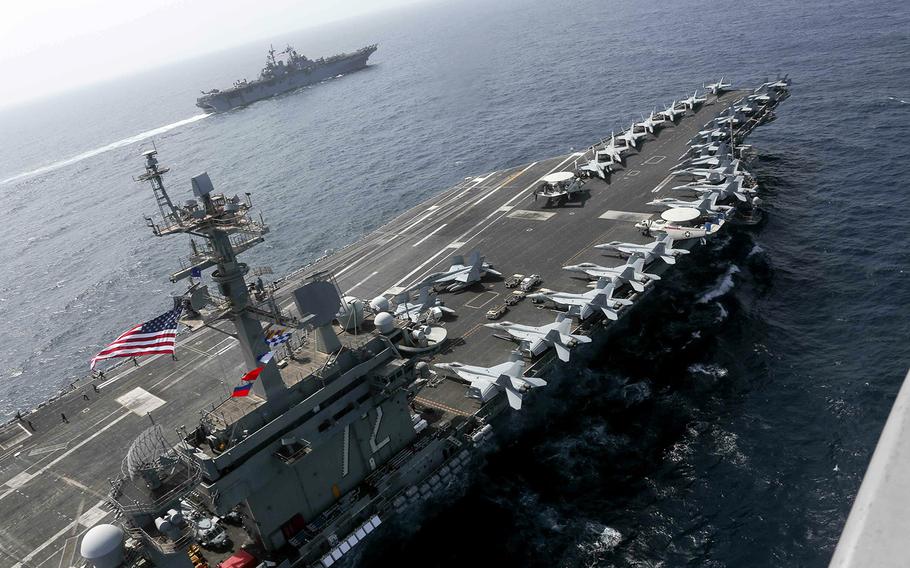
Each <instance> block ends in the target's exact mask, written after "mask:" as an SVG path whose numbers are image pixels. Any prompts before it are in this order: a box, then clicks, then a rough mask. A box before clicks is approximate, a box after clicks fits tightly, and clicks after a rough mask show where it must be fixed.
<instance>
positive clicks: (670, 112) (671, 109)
mask: <svg viewBox="0 0 910 568" xmlns="http://www.w3.org/2000/svg"><path fill="white" fill-rule="evenodd" d="M657 114H659V115H661V116H663V117H664V118H665V119H667V120H668V121H670V122H671V123H675V122H676V119H677V118H679V117H681V116H683V115H685V114H686V105H684V104H683V103H677V102H676V101H673V102H672V103H671V104H670V106H668V107H667V108H665V109H664V110H662V111H660V112H659V113H657Z"/></svg>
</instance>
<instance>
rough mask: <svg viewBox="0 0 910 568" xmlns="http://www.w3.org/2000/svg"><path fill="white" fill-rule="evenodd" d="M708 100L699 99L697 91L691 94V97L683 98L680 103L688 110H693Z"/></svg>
mask: <svg viewBox="0 0 910 568" xmlns="http://www.w3.org/2000/svg"><path fill="white" fill-rule="evenodd" d="M707 100H708V97H699V96H698V90H697V89H696V91H695V92H694V93H692V96H691V97H688V98H685V99H683V100H681V101H679V102H680V103H682V104H683V106H685V107H686V108H687V109H689V110H695V107H697V106H699V105H702V104H704V103H705V102H706V101H707Z"/></svg>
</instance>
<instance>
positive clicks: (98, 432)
mask: <svg viewBox="0 0 910 568" xmlns="http://www.w3.org/2000/svg"><path fill="white" fill-rule="evenodd" d="M129 415H130V413H129V412H127V413H124V414H121V415H120V416H118V417H117V418H114V419H113V420H111V421H110V422H108V423H107V424H106V425H105V426H103V427H101V428H99V429H98V430H96V431H95V433H94V434H92V435H91V436H89V437H87V438H83V439H82V440H81V441H80V442H79V443H78V444H76V445H75V446H73V447H72V448H70V449H69V450H67V451H66V452H64V453H62V454H60V455H59V456H57V458H56V459H54V460H53V461H51V462H49V463H48V464H47V465H45V466H44V467H42V468H41V469H39V470H38V471H36V472H35V473H34V474H27V473H26V472H22V473H21V474H19V475H17V476H16V477H19V476H21V475H23V474H26V475H29V477H28V479H25V478H23V479H25V481H24V483H27V482H28V480H29V479H31V478H32V477H36V476H38V475H41V474H42V473H44V472H45V471H47V470H49V469H50V468H52V467H54V466H55V465H57V464H58V463H60V462H61V461H63V460H64V459H65V458H67V457H68V456H69V455H70V454H72V453H73V452H75V451H76V450H78V449H79V448H81V447H82V446H84V445H86V444H88V443H89V442H91V441H92V440H94V439H95V438H97V437H98V436H100V435H101V434H103V433H105V432H107V431H108V430H110V429H111V428H113V427H114V426H116V425H117V423H119V422H120V421H121V420H123V419H124V418H126V417H127V416H129ZM20 487H21V485H20ZM16 489H17V488H15V487H14V488H11V489H8V490H6V491H5V492H4V493H0V499H4V498H6V497H7V496H8V495H9V494H10V493H12V492H13V491H15V490H16ZM58 536H59V535H58ZM54 538H57V537H54ZM26 560H29V559H26Z"/></svg>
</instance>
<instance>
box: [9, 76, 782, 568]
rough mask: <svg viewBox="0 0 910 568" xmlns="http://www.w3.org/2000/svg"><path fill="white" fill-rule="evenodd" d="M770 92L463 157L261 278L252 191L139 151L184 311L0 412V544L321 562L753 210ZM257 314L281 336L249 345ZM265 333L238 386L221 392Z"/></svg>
mask: <svg viewBox="0 0 910 568" xmlns="http://www.w3.org/2000/svg"><path fill="white" fill-rule="evenodd" d="M788 93H789V82H788V81H774V82H769V83H766V84H764V85H762V86H761V87H759V88H758V89H756V90H755V91H752V92H748V91H726V92H719V93H718V94H717V95H711V96H709V97H707V98H702V99H700V100H699V99H698V97H693V99H695V100H692V101H691V102H690V103H689V104H686V103H679V104H675V103H674V104H673V105H671V106H670V107H669V108H668V109H666V111H663V112H662V113H656V114H652V116H651V117H650V118H649V122H648V124H643V125H642V126H641V127H640V128H637V127H634V126H633V127H632V128H630V129H629V131H628V132H627V133H623V134H622V135H621V136H619V137H614V140H612V141H609V142H608V141H604V142H602V143H601V144H598V145H595V146H594V147H592V148H591V149H590V150H588V151H585V152H577V153H572V154H569V155H564V156H558V157H555V158H550V159H546V160H540V161H537V162H534V163H531V164H528V165H523V166H520V167H516V168H510V169H508V170H503V171H498V172H492V173H489V174H486V175H481V176H477V177H471V178H468V179H466V180H465V181H464V182H463V183H461V184H459V185H457V186H456V187H454V188H451V189H450V190H448V191H445V192H443V193H442V194H440V195H438V196H436V197H434V198H432V199H430V200H429V201H427V202H425V203H422V204H420V205H418V206H417V207H415V208H413V209H411V210H410V211H408V212H406V213H403V214H402V215H400V216H399V217H398V218H396V219H394V220H392V221H390V222H389V223H387V224H386V225H384V226H383V227H381V228H379V229H378V230H376V231H374V232H373V233H372V234H370V235H369V236H367V237H366V238H364V239H362V240H360V241H358V242H357V243H354V244H353V245H351V246H349V247H347V248H345V249H343V250H341V251H339V252H337V253H334V254H330V255H328V256H326V257H325V258H322V259H320V260H319V261H318V262H316V263H314V264H313V265H310V266H307V267H305V268H303V269H301V270H299V271H297V272H295V273H293V274H290V275H287V276H286V277H284V278H283V279H281V280H280V281H278V282H276V283H275V284H274V286H269V285H263V284H262V283H261V282H258V281H252V278H250V281H249V282H247V280H246V275H247V274H248V273H250V272H251V269H250V268H249V267H248V265H247V264H245V263H243V262H242V261H241V260H240V259H239V258H238V255H240V254H246V255H249V254H252V253H250V252H249V251H250V250H251V249H252V248H253V247H254V246H255V245H256V244H258V243H259V242H261V241H262V240H263V239H264V238H266V235H267V233H268V230H269V228H268V227H267V225H266V224H265V222H264V221H263V220H262V218H261V217H260V218H257V217H255V216H254V215H253V214H252V202H251V201H250V198H249V197H238V196H230V195H228V194H222V193H219V191H218V189H217V183H215V182H213V181H212V180H210V179H209V177H208V176H207V175H205V174H201V175H199V176H196V177H195V178H193V183H192V188H193V198H192V199H191V200H189V201H186V200H171V199H170V197H169V195H168V194H167V192H166V191H165V190H164V189H163V188H164V184H163V183H162V182H161V175H162V174H163V173H164V171H165V170H163V169H162V168H160V167H159V166H158V164H157V157H156V155H155V154H154V153H149V154H147V155H146V172H145V173H144V174H143V176H142V178H143V180H147V181H149V182H151V183H152V187H153V191H154V192H155V196H156V202H157V203H158V205H159V208H160V214H161V220H157V219H156V220H152V221H150V226H151V228H152V230H153V232H154V233H155V234H156V235H160V236H171V235H175V234H186V233H188V234H190V235H191V236H192V239H193V242H192V247H191V253H192V254H191V256H190V257H189V259H188V260H187V261H186V262H185V263H184V264H183V265H182V266H180V267H179V269H178V270H177V271H176V272H174V274H173V275H172V279H173V280H182V279H187V280H191V285H190V287H189V290H188V292H187V295H186V296H185V297H184V298H183V301H184V302H185V305H186V307H187V309H186V315H185V318H184V322H185V323H186V324H187V325H188V326H189V327H190V328H192V329H194V330H195V331H193V332H192V333H190V334H187V335H186V336H185V337H184V338H183V339H182V341H181V342H180V343H179V344H178V353H180V357H178V360H177V361H173V360H171V359H169V358H167V357H155V358H152V359H151V360H149V361H146V362H143V363H142V364H141V365H140V366H138V367H134V366H131V365H124V366H120V367H117V368H115V369H111V370H110V371H108V372H107V373H106V376H105V377H104V379H103V380H102V379H96V380H95V382H94V383H92V384H85V385H81V386H80V387H79V388H78V389H77V390H76V391H75V392H74V393H71V394H68V395H66V396H64V397H61V398H60V399H57V400H55V401H53V402H52V403H49V404H48V405H46V406H45V407H44V408H41V409H39V410H37V411H36V412H33V413H31V414H28V415H26V416H24V417H23V420H24V421H25V422H24V421H23V420H18V421H15V422H13V423H12V424H10V425H8V426H7V427H6V428H4V429H3V430H2V434H0V444H2V446H3V450H4V454H3V461H0V465H2V467H3V469H2V473H0V475H2V477H0V482H2V483H3V484H4V487H5V489H4V490H3V491H2V492H0V513H2V515H3V518H4V519H9V521H8V522H6V523H5V526H4V534H3V535H0V559H2V561H0V565H6V564H4V563H5V562H6V563H8V564H9V565H17V564H18V565H19V566H29V565H31V564H30V563H32V564H38V563H39V562H45V561H48V560H50V561H52V563H53V564H55V565H56V564H57V563H60V564H61V565H68V564H67V562H74V561H75V559H77V558H78V553H77V552H78V551H77V548H78V547H79V545H80V544H83V545H84V543H85V542H86V541H89V542H92V543H93V542H95V540H92V538H89V537H93V538H94V537H95V536H97V537H98V542H101V543H102V544H103V543H107V542H108V540H104V539H103V538H101V537H102V536H105V538H107V536H106V535H113V536H112V540H116V531H115V530H114V529H111V528H110V527H107V526H106V525H108V524H109V523H112V522H116V523H119V524H121V525H122V526H123V528H124V529H125V531H126V534H128V535H129V536H130V537H132V538H131V540H130V541H129V544H128V546H125V548H124V545H123V543H122V542H121V543H120V544H119V545H118V546H119V551H120V552H121V553H122V554H124V559H125V562H127V564H126V565H128V566H138V565H141V564H140V563H141V562H142V561H146V562H147V561H153V562H156V563H157V565H161V566H190V565H193V562H194V559H195V560H196V561H197V562H199V561H200V559H201V557H202V556H204V557H205V558H207V561H208V562H209V563H211V564H212V565H214V562H216V561H219V560H221V559H224V558H226V557H228V556H231V555H240V554H249V555H252V556H253V557H255V558H257V559H258V560H260V561H264V560H269V561H272V562H275V563H276V564H277V565H285V566H308V565H311V564H317V565H322V566H331V565H333V564H335V563H336V562H339V561H340V560H342V559H343V558H344V557H345V556H346V555H348V554H349V553H350V550H351V549H352V548H353V547H356V546H361V545H360V544H359V543H360V542H361V541H363V540H368V535H370V534H371V533H373V532H374V531H375V530H376V529H377V528H378V527H379V526H380V525H381V524H383V523H385V522H386V521H388V520H389V519H390V518H391V517H393V516H394V515H395V514H396V513H397V512H399V511H402V510H404V509H408V508H411V507H415V506H418V504H419V503H420V502H423V501H425V500H427V499H429V498H432V496H433V495H439V494H440V493H441V492H444V491H445V488H446V487H448V486H449V485H450V484H452V483H455V482H456V480H460V479H463V477H464V476H465V475H466V474H467V472H468V471H470V469H469V468H468V467H467V466H469V465H471V463H472V460H475V459H476V457H477V455H478V454H479V452H478V449H480V448H482V447H484V445H485V442H486V440H488V439H490V437H491V436H493V435H494V434H495V432H496V430H497V425H498V424H500V422H501V421H502V420H508V417H509V416H510V415H511V414H510V413H511V412H512V410H511V409H514V408H526V407H527V406H529V405H533V404H534V398H535V397H536V396H547V393H546V391H547V386H546V382H547V381H548V380H552V379H553V377H554V373H552V371H551V370H552V368H553V367H554V366H557V365H562V364H565V361H566V359H568V358H569V356H570V355H571V353H572V352H573V351H575V350H578V349H591V348H599V347H602V346H603V344H604V342H606V341H609V333H610V331H611V328H612V327H613V325H614V322H615V321H616V320H619V319H622V318H624V317H625V315H626V314H628V313H629V312H630V311H631V310H633V309H635V307H636V306H637V305H640V304H641V302H643V301H645V299H646V298H647V296H648V295H649V294H650V292H651V290H653V289H654V288H655V287H656V286H659V285H660V280H661V279H665V278H672V274H673V270H676V269H678V268H677V265H684V264H686V263H687V262H689V260H688V259H687V258H686V254H685V253H687V252H688V251H689V249H691V248H693V247H696V246H698V245H699V243H700V242H701V240H700V239H701V238H710V236H711V235H713V234H715V233H716V232H717V227H721V226H727V225H729V224H730V223H732V222H735V221H744V220H745V221H751V220H754V219H756V218H757V212H756V207H757V206H758V205H759V203H760V202H759V201H758V200H757V197H756V194H757V192H758V191H759V188H757V187H756V186H755V184H754V179H752V178H751V177H750V176H748V172H745V168H743V167H742V166H741V165H740V164H741V163H740V162H738V161H737V162H736V164H733V163H732V161H733V160H739V159H740V158H742V157H743V156H744V153H746V149H745V148H744V147H743V146H742V144H741V143H742V140H743V138H744V137H745V136H746V135H747V134H748V133H750V132H751V130H752V129H753V128H755V127H756V126H758V125H760V124H764V123H767V122H769V121H770V120H772V119H773V118H774V113H773V111H774V108H775V107H776V106H777V105H778V104H779V103H780V102H781V101H782V100H784V99H785V98H786V97H787V96H788ZM657 123H663V124H662V125H661V126H659V127H657V126H655V124H657ZM649 126H650V128H649ZM614 154H619V155H618V160H616V161H614V160H612V159H609V156H612V155H614ZM605 156H606V157H608V158H607V159H604V157H605ZM680 156H682V158H680ZM681 160H684V161H685V162H686V164H685V165H684V166H680V167H676V164H677V163H678V162H680V161H681ZM701 170H713V171H704V172H703V171H701ZM561 172H571V173H572V175H571V176H567V175H562V176H555V175H554V174H557V173H561ZM723 172H726V173H723ZM728 177H730V178H731V179H727V178H728ZM718 178H720V179H718ZM541 180H545V181H543V182H542V181H541ZM731 184H733V185H732V186H731ZM579 185H581V186H583V187H581V189H579V188H578V186H579ZM709 185H710V186H713V188H712V187H707V186H709ZM680 187H682V189H679V188H680ZM244 189H246V188H244ZM541 194H542V195H545V196H546V199H542V198H541V199H538V197H539V195H541ZM710 195H714V197H710ZM671 196H672V197H671ZM687 196H688V197H687ZM706 196H707V197H706ZM667 200H671V201H679V202H685V203H676V204H675V205H671V203H670V201H667ZM174 201H178V202H181V203H184V205H182V206H174V205H173V203H174ZM676 205H679V206H676ZM661 211H664V214H661ZM666 211H677V212H676V213H674V214H671V215H667V214H666ZM680 212H682V213H680ZM687 233H688V235H687ZM671 234H672V235H676V236H677V238H678V239H679V240H677V241H675V242H673V241H672V240H670V238H669V235H671ZM597 245H600V248H597ZM605 251H606V253H607V254H608V255H611V256H604V253H605ZM630 251H631V252H630ZM480 252H482V253H483V254H480ZM617 256H623V257H628V258H627V259H626V258H622V259H621V261H617ZM623 261H625V262H623ZM617 262H618V264H617ZM588 265H597V266H600V265H607V266H606V267H605V268H608V269H615V270H616V276H615V277H613V278H607V277H602V278H601V279H600V280H596V281H594V282H592V286H590V287H589V286H586V285H585V283H584V281H583V280H579V279H578V278H577V276H578V275H579V273H578V272H577V271H574V270H563V267H564V266H565V267H573V268H578V267H581V268H582V269H583V270H586V269H591V268H590V267H589V266H588ZM625 266H629V267H631V268H630V269H629V270H626V269H625V268H623V267H625ZM591 270H594V269H591ZM203 275H206V276H203ZM206 278H208V279H209V280H210V281H211V283H212V284H214V286H213V287H212V288H211V289H210V288H209V287H208V285H207V284H205V281H206V280H205V279H206ZM543 286H545V287H546V289H544V288H542V287H543ZM515 292H518V294H516V293H515ZM581 296H584V298H587V300H576V299H574V298H576V297H581ZM535 299H536V301H537V302H539V303H537V302H535ZM547 308H556V309H547ZM503 312H505V315H503ZM560 314H562V315H560ZM488 318H500V319H498V320H497V322H498V323H499V324H500V325H498V326H496V329H492V328H488V327H485V326H484V325H483V324H485V323H489V322H490V319H488ZM506 320H507V321H506ZM512 322H514V324H515V325H512V326H509V325H506V324H507V323H512ZM263 326H266V328H265V330H266V331H264V329H263ZM274 329H280V330H291V332H292V333H291V335H292V337H293V339H292V340H291V342H290V343H286V344H282V345H279V346H271V347H270V346H269V345H268V343H267V342H266V337H267V335H268V331H269V330H274ZM504 333H505V334H507V335H503V334H504ZM522 334H524V335H522ZM500 337H501V339H500ZM522 337H523V338H524V339H521V338H522ZM583 337H584V338H590V339H592V340H593V341H591V342H590V345H591V346H590V347H584V344H585V343H588V342H585V341H583V340H581V338H583ZM517 340H520V341H517ZM270 350H271V351H272V352H273V353H274V357H273V358H271V359H268V362H267V363H266V364H265V367H264V370H263V373H262V374H261V375H260V378H258V379H257V380H256V381H255V382H254V384H255V387H254V392H253V393H252V394H251V395H250V396H246V397H231V396H230V389H231V388H233V387H234V386H235V385H236V384H238V382H239V377H241V376H242V375H243V374H244V373H246V372H247V371H249V370H250V369H251V368H253V367H256V366H257V365H259V364H260V361H262V359H263V356H264V355H265V354H267V353H268V352H269V351H270ZM94 387H97V388H98V390H99V392H95V390H94ZM83 395H85V396H86V397H87V398H88V400H86V398H84V397H83ZM524 411H526V409H525V410H524ZM60 412H64V413H65V414H66V415H67V416H68V417H69V422H68V423H66V424H61V423H60V418H59V414H60ZM153 423H154V424H153ZM106 448H110V449H112V450H113V449H114V448H118V450H117V451H107V450H106ZM121 460H122V464H121ZM106 478H110V483H109V482H107V481H104V480H105V479H106ZM61 480H64V481H62V482H61ZM213 519H220V520H222V521H218V522H217V523H216V524H221V523H222V522H225V521H230V522H234V523H236V525H237V526H234V525H231V524H230V522H227V526H226V527H225V528H223V529H220V531H223V532H220V531H219V530H215V529H214V528H212V525H213ZM36 527H37V530H36ZM89 527H94V528H93V529H92V530H93V531H95V530H96V529H97V532H96V533H92V532H89V533H88V535H87V536H86V537H85V538H83V537H82V535H83V533H84V532H85V530H86V529H87V528H89ZM200 527H202V528H200ZM102 532H104V535H101V533H102ZM228 537H230V538H229V540H230V541H231V543H232V544H230V545H227V544H226V542H227V541H228ZM109 540H110V539H109ZM194 542H202V543H203V544H206V547H205V548H203V549H201V550H200V549H198V548H196V547H195V545H194V544H193V543H194ZM244 545H245V546H246V551H245V552H241V551H240V549H241V547H242V546H244ZM219 547H220V548H219ZM101 548H103V547H101ZM99 549H100V548H99ZM140 558H143V559H145V560H140Z"/></svg>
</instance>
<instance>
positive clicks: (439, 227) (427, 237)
mask: <svg viewBox="0 0 910 568" xmlns="http://www.w3.org/2000/svg"><path fill="white" fill-rule="evenodd" d="M446 225H448V223H443V224H442V225H440V226H438V227H436V228H435V229H433V232H431V233H430V234H428V235H427V236H425V237H424V238H422V239H420V240H419V241H417V242H416V243H414V244H413V245H411V246H412V247H416V246H420V245H422V244H423V242H424V241H426V240H427V239H429V238H430V237H432V236H433V235H435V234H436V233H438V232H439V231H441V230H442V229H443V228H445V226H446Z"/></svg>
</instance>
